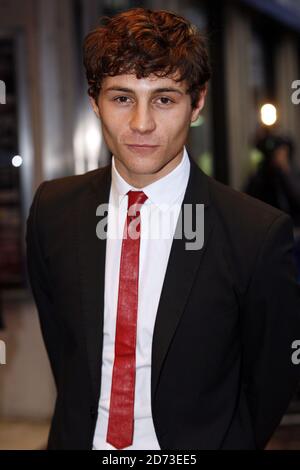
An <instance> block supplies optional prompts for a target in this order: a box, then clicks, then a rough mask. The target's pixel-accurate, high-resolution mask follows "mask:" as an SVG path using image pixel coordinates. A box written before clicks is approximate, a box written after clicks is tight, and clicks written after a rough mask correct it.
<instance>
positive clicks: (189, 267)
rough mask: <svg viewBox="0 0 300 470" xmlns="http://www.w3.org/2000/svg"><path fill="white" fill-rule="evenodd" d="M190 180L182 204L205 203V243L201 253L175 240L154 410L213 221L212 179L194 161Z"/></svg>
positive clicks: (161, 309)
mask: <svg viewBox="0 0 300 470" xmlns="http://www.w3.org/2000/svg"><path fill="white" fill-rule="evenodd" d="M190 163H191V169H190V177H189V181H188V185H187V189H186V192H185V196H184V199H183V203H182V204H192V205H193V206H194V207H195V204H196V203H198V204H204V244H203V247H202V248H201V249H199V250H186V246H185V244H186V242H187V241H189V240H187V239H185V237H182V238H181V239H180V238H174V239H173V243H172V248H171V252H170V256H169V262H168V266H167V271H166V275H165V279H164V283H163V288H162V293H161V297H160V301H159V305H158V310H157V315H156V321H155V326H154V334H153V342H152V369H151V374H152V375H151V400H152V409H153V403H154V400H155V393H156V390H157V385H158V381H159V376H160V373H161V370H162V366H163V363H164V359H165V357H166V354H167V352H168V348H169V346H170V343H171V341H172V338H173V336H174V334H175V331H176V328H177V326H178V323H179V321H180V318H181V315H182V314H183V311H184V307H185V304H186V302H187V300H188V297H189V293H190V290H191V288H192V285H193V281H194V278H195V276H196V273H197V270H198V268H199V265H200V263H201V260H202V258H203V253H204V252H205V249H206V245H207V241H208V238H209V236H210V233H211V230H212V226H213V220H212V211H211V208H210V207H209V206H210V200H209V190H208V177H207V176H206V175H205V174H204V173H203V172H202V171H201V170H200V169H199V168H198V167H197V165H196V163H195V162H194V161H193V160H192V158H190Z"/></svg>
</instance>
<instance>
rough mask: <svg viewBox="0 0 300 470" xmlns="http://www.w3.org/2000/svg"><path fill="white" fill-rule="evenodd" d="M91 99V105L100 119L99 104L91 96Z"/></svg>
mask: <svg viewBox="0 0 300 470" xmlns="http://www.w3.org/2000/svg"><path fill="white" fill-rule="evenodd" d="M89 99H90V103H91V105H92V108H93V110H94V112H95V114H96V116H97V117H98V118H99V119H100V112H99V107H98V104H97V103H96V101H95V100H94V98H93V97H92V96H90V97H89Z"/></svg>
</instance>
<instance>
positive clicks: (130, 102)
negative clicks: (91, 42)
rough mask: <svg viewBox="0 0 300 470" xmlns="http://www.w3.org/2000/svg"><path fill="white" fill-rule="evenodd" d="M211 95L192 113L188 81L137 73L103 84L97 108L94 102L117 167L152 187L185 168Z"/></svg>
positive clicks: (127, 176)
mask: <svg viewBox="0 0 300 470" xmlns="http://www.w3.org/2000/svg"><path fill="white" fill-rule="evenodd" d="M205 93H206V92H203V93H202V95H201V97H200V98H199V101H198V104H197V107H196V108H195V109H193V110H192V108H191V97H190V95H188V94H186V83H185V82H177V83H176V82H175V81H174V80H172V79H171V78H158V77H156V76H155V75H152V76H149V77H147V78H141V79H137V78H136V76H135V75H134V74H123V75H117V76H115V77H106V78H105V79H104V80H103V82H102V88H101V90H100V93H99V96H98V100H97V103H96V102H95V101H94V100H93V99H92V98H91V103H92V106H93V109H94V111H95V113H96V114H97V116H98V117H99V118H100V120H101V125H102V132H103V137H104V139H105V142H106V144H107V146H108V148H109V149H110V151H111V152H112V153H113V155H114V157H115V164H116V168H117V170H118V171H119V173H120V174H121V176H123V178H124V179H125V180H126V181H127V182H128V183H129V184H132V185H133V186H136V187H143V186H146V185H147V184H150V183H152V182H153V181H155V180H157V179H159V178H161V177H162V176H164V175H166V174H167V173H169V172H170V171H171V170H172V169H173V168H175V167H176V166H177V165H178V164H179V163H180V161H181V158H182V155H183V146H184V144H185V142H186V139H187V135H188V131H189V127H190V123H191V122H193V121H195V120H196V119H197V118H198V116H199V112H200V110H201V109H202V107H203V106H204V100H205ZM134 145H136V146H141V145H145V146H146V145H147V146H148V147H135V146H134ZM149 146H152V147H149Z"/></svg>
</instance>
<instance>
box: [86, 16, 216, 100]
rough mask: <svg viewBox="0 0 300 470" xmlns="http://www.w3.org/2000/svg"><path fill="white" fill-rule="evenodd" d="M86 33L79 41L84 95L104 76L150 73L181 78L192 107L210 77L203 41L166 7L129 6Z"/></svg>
mask: <svg viewBox="0 0 300 470" xmlns="http://www.w3.org/2000/svg"><path fill="white" fill-rule="evenodd" d="M101 19H102V20H103V21H104V24H103V25H100V26H98V27H97V28H96V29H94V30H93V31H91V32H90V33H88V35H87V36H86V37H85V39H84V43H83V62H84V67H85V69H86V77H87V81H88V85H89V88H88V94H89V96H91V97H93V98H94V99H95V100H97V98H98V94H99V91H100V89H101V84H102V80H103V78H104V77H106V76H115V75H120V74H123V73H134V74H135V75H136V77H137V78H142V77H148V76H149V75H150V74H155V75H156V76H157V77H166V76H172V75H174V74H175V73H176V72H177V71H179V77H178V78H177V79H176V80H175V81H176V82H179V81H182V80H186V83H187V87H188V88H187V91H186V92H187V93H188V94H190V95H191V105H192V108H195V106H196V103H197V100H198V98H199V93H200V92H201V91H202V90H203V89H204V88H205V86H206V82H207V81H208V80H209V79H210V76H211V69H210V65H209V60H208V54H207V49H206V44H205V43H206V40H205V38H204V36H203V35H202V34H201V33H200V32H199V31H198V29H197V28H196V26H194V25H193V24H191V23H190V22H189V21H188V20H187V19H185V18H184V17H183V16H180V15H178V14H176V13H173V12H170V11H166V10H156V11H154V10H150V9H146V8H131V9H129V10H126V11H123V12H121V13H118V14H117V15H115V16H113V17H112V18H110V17H108V16H103V17H102V18H101Z"/></svg>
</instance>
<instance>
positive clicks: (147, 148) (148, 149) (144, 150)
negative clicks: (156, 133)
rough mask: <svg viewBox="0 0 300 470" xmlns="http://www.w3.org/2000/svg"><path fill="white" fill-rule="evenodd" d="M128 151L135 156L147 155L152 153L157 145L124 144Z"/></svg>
mask: <svg viewBox="0 0 300 470" xmlns="http://www.w3.org/2000/svg"><path fill="white" fill-rule="evenodd" d="M126 146H127V147H128V149H129V150H130V151H131V152H133V153H136V154H142V155H149V154H151V153H153V152H154V151H155V150H156V148H157V147H159V145H141V144H138V145H133V144H126Z"/></svg>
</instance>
